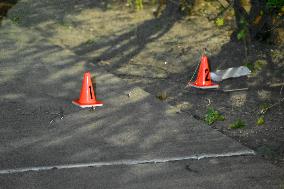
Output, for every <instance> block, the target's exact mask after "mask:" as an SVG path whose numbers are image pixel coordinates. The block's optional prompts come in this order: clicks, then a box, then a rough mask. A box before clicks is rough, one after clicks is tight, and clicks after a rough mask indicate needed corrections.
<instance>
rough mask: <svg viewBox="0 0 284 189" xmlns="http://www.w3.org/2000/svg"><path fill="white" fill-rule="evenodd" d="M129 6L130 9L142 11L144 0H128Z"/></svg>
mask: <svg viewBox="0 0 284 189" xmlns="http://www.w3.org/2000/svg"><path fill="white" fill-rule="evenodd" d="M127 5H128V6H130V7H135V9H136V10H142V9H143V0H127Z"/></svg>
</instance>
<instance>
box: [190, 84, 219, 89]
mask: <svg viewBox="0 0 284 189" xmlns="http://www.w3.org/2000/svg"><path fill="white" fill-rule="evenodd" d="M188 86H190V87H195V88H198V89H217V88H219V85H218V84H215V83H211V84H210V85H197V84H195V83H188Z"/></svg>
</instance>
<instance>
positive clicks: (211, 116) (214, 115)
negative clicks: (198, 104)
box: [204, 107, 225, 125]
mask: <svg viewBox="0 0 284 189" xmlns="http://www.w3.org/2000/svg"><path fill="white" fill-rule="evenodd" d="M224 120H225V117H224V116H223V115H221V114H220V113H219V112H218V111H217V110H215V109H214V108H212V107H210V108H208V110H207V113H206V114H205V118H204V121H205V122H206V123H207V124H208V125H212V124H213V123H214V122H216V121H224Z"/></svg>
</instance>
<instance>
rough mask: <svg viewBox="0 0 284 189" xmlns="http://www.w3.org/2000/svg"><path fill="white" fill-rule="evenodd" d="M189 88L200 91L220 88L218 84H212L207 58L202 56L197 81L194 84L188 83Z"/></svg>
mask: <svg viewBox="0 0 284 189" xmlns="http://www.w3.org/2000/svg"><path fill="white" fill-rule="evenodd" d="M187 86H191V87H195V88H200V89H212V88H218V87H219V85H218V84H215V83H212V82H211V77H210V69H209V64H208V58H207V56H205V55H202V57H201V62H200V66H199V70H198V75H197V79H196V81H195V82H193V83H192V82H188V84H187Z"/></svg>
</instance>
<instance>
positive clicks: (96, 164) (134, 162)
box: [0, 150, 255, 174]
mask: <svg viewBox="0 0 284 189" xmlns="http://www.w3.org/2000/svg"><path fill="white" fill-rule="evenodd" d="M243 155H255V152H254V151H253V150H243V151H238V152H227V153H220V154H201V155H192V156H185V157H172V158H158V159H149V160H118V161H110V162H92V163H76V164H65V165H54V166H42V167H27V168H16V169H6V170H0V174H14V173H22V172H28V171H46V170H52V169H73V168H84V167H102V166H113V165H139V164H145V163H166V162H172V161H182V160H200V159H205V158H219V157H232V156H243Z"/></svg>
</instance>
